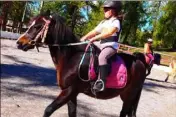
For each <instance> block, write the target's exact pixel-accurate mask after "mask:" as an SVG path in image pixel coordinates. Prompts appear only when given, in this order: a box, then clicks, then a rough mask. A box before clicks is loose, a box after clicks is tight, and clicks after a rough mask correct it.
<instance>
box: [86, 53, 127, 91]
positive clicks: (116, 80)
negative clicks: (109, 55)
mask: <svg viewBox="0 0 176 117" xmlns="http://www.w3.org/2000/svg"><path fill="white" fill-rule="evenodd" d="M89 78H90V79H91V80H95V79H97V78H98V77H97V76H96V73H95V70H94V67H93V66H92V67H90V69H89ZM126 83H127V69H126V66H125V63H124V61H123V60H122V59H121V57H118V56H116V60H114V61H112V62H111V73H110V74H109V76H108V77H107V81H106V88H124V87H125V86H126Z"/></svg>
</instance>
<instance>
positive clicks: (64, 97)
mask: <svg viewBox="0 0 176 117" xmlns="http://www.w3.org/2000/svg"><path fill="white" fill-rule="evenodd" d="M73 96H75V97H76V96H77V95H76V93H75V92H74V91H73V87H72V86H70V87H68V88H67V89H64V90H62V91H61V93H60V94H59V96H58V97H57V98H56V99H55V100H54V101H53V102H52V103H51V104H50V105H49V106H48V107H47V108H46V109H45V111H44V115H43V117H49V116H50V115H51V114H52V113H53V112H54V111H55V110H57V109H58V108H60V107H61V106H63V105H64V104H66V103H67V102H68V101H70V99H72V98H73ZM75 100H76V99H75ZM73 102H74V101H73ZM75 106H76V105H75Z"/></svg>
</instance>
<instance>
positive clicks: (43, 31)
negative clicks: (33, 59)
mask: <svg viewBox="0 0 176 117" xmlns="http://www.w3.org/2000/svg"><path fill="white" fill-rule="evenodd" d="M42 20H43V21H44V22H45V24H44V26H43V27H42V29H41V30H40V32H39V33H38V34H37V36H36V37H35V39H34V40H31V41H30V44H31V45H34V46H36V48H37V51H38V52H39V48H38V47H39V45H42V44H44V42H45V39H46V35H47V32H48V28H49V24H50V23H51V21H50V20H47V19H45V18H44V17H43V18H42ZM27 31H28V30H27ZM27 31H26V32H27ZM40 37H41V43H38V42H39V39H40Z"/></svg>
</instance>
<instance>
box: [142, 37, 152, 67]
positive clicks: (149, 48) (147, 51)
mask: <svg viewBox="0 0 176 117" xmlns="http://www.w3.org/2000/svg"><path fill="white" fill-rule="evenodd" d="M152 43H153V40H152V39H151V38H149V39H148V40H147V43H145V45H144V54H145V56H146V57H148V58H149V61H148V64H149V65H150V66H151V65H153V61H154V57H153V49H152Z"/></svg>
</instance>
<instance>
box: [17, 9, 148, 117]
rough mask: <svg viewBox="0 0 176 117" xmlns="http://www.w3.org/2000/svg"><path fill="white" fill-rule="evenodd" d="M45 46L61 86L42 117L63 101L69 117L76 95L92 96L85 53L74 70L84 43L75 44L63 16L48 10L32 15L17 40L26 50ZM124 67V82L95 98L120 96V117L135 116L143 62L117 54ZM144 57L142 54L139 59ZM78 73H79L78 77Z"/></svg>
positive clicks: (127, 55) (143, 66)
mask: <svg viewBox="0 0 176 117" xmlns="http://www.w3.org/2000/svg"><path fill="white" fill-rule="evenodd" d="M42 42H43V43H45V44H47V45H48V46H49V50H50V54H51V57H52V60H53V62H54V65H55V67H56V71H57V81H58V85H59V86H60V88H61V93H60V94H59V96H58V97H57V98H56V99H55V100H54V101H53V102H52V103H51V104H50V105H49V106H48V107H47V108H46V109H45V111H44V117H49V116H50V115H51V114H52V113H53V112H54V111H55V110H56V109H58V108H60V107H61V106H63V105H64V104H67V105H68V115H69V117H76V107H77V96H78V94H79V93H84V94H86V95H88V96H91V97H94V98H95V94H94V93H93V92H92V90H91V86H92V85H91V84H92V82H94V81H91V80H87V81H83V80H81V79H80V78H79V77H80V76H81V77H82V78H84V79H85V80H86V79H88V75H87V74H88V67H89V58H90V57H89V55H88V56H86V57H85V59H84V62H83V64H82V66H81V71H79V70H78V66H79V63H80V60H81V59H82V55H83V53H84V49H85V47H86V45H87V44H82V45H79V43H80V41H79V40H78V39H77V38H76V36H75V35H74V34H73V32H72V31H71V30H70V28H69V27H67V26H66V25H65V23H64V19H63V18H62V17H61V16H59V15H57V14H54V15H52V17H51V16H50V14H49V12H47V13H45V14H40V15H38V16H37V17H36V18H34V20H33V23H32V24H31V26H30V27H29V29H28V30H27V31H26V33H24V34H23V35H22V36H21V37H19V39H18V40H17V46H18V48H19V49H22V50H24V51H27V50H29V49H33V48H34V47H35V46H36V47H39V46H40V45H41V44H43V43H42ZM118 56H120V57H121V58H122V59H123V60H124V62H125V65H126V67H127V73H128V78H127V84H126V86H125V87H124V88H121V89H111V88H106V89H105V90H104V91H103V92H97V93H96V98H98V99H110V98H113V97H116V96H118V95H120V97H121V99H122V100H123V106H122V110H121V112H120V117H126V116H128V117H136V110H137V106H138V102H139V99H140V95H141V91H142V87H143V83H144V80H145V78H146V74H145V72H146V67H145V64H144V63H143V62H142V61H141V60H139V59H137V58H136V57H135V56H133V55H129V54H124V53H119V54H118ZM142 59H143V60H144V59H145V58H144V57H143V58H142ZM79 75H80V76H79Z"/></svg>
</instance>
